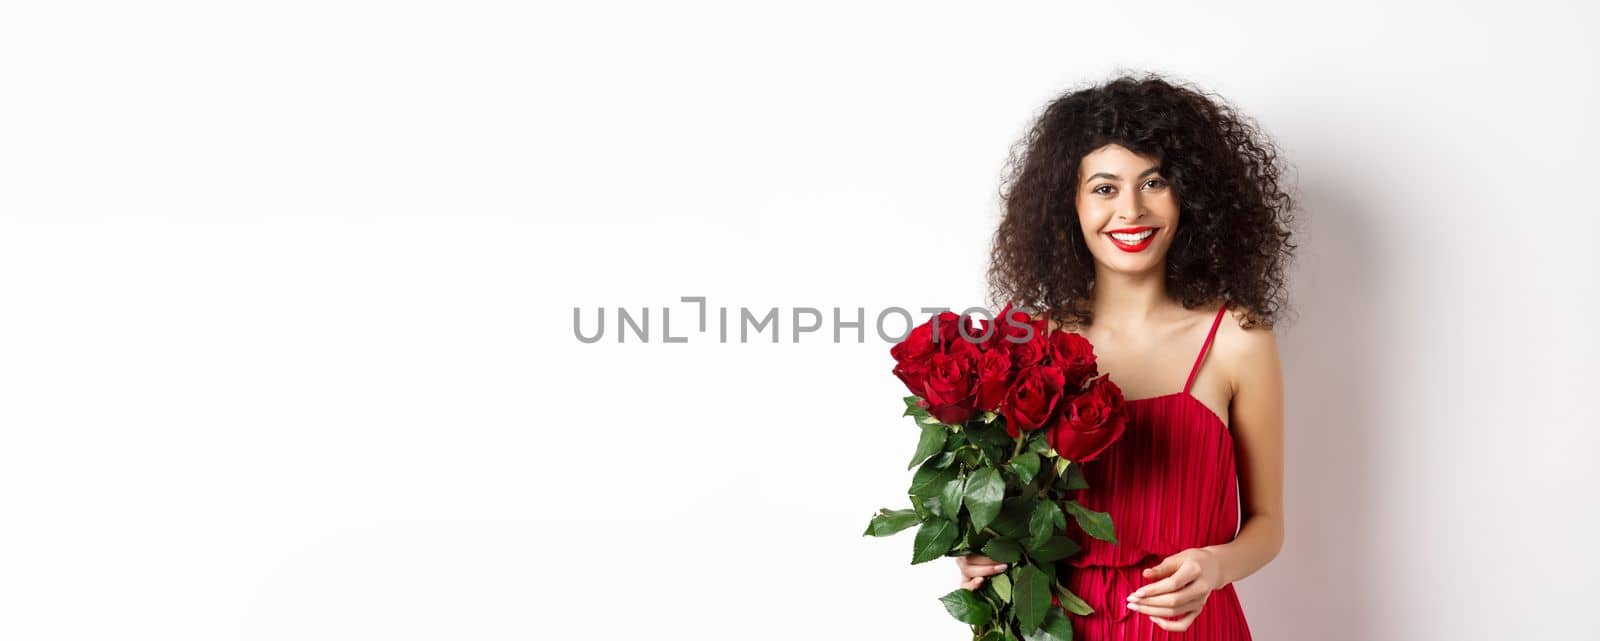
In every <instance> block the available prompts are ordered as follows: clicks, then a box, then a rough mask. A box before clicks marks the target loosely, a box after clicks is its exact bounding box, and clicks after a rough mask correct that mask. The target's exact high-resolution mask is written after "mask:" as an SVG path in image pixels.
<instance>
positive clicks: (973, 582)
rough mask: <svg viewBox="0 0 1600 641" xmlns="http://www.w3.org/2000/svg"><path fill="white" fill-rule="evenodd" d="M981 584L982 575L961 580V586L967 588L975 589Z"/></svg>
mask: <svg viewBox="0 0 1600 641" xmlns="http://www.w3.org/2000/svg"><path fill="white" fill-rule="evenodd" d="M982 586H983V577H981V576H975V577H972V578H970V579H967V580H966V581H965V582H963V583H962V584H961V587H963V588H966V589H968V590H976V589H978V588H979V587H982Z"/></svg>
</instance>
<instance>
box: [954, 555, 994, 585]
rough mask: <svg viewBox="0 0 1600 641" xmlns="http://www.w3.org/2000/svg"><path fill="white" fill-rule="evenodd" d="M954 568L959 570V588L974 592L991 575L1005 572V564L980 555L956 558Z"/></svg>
mask: <svg viewBox="0 0 1600 641" xmlns="http://www.w3.org/2000/svg"><path fill="white" fill-rule="evenodd" d="M956 566H958V567H960V568H961V587H963V588H966V589H968V590H976V589H978V587H979V586H981V585H983V580H984V579H985V578H987V577H988V576H989V575H991V574H999V573H1001V572H1004V571H1005V570H1006V564H1004V563H999V562H997V561H995V560H994V559H991V558H989V557H986V556H984V555H982V554H968V555H966V556H958V557H956Z"/></svg>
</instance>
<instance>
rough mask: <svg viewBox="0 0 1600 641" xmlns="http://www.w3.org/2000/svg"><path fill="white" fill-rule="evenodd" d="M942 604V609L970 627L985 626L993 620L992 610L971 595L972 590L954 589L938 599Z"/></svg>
mask: <svg viewBox="0 0 1600 641" xmlns="http://www.w3.org/2000/svg"><path fill="white" fill-rule="evenodd" d="M939 600H940V601H942V602H944V609H945V610H946V611H948V612H949V613H950V616H953V617H955V618H956V620H957V621H960V622H962V623H968V624H971V625H987V624H988V623H989V621H990V620H991V619H993V618H994V610H993V609H991V608H990V607H989V604H988V603H984V602H983V599H980V598H978V595H976V594H973V593H972V590H968V589H966V588H956V589H955V590H952V591H951V592H950V593H949V594H946V595H944V596H942V597H939Z"/></svg>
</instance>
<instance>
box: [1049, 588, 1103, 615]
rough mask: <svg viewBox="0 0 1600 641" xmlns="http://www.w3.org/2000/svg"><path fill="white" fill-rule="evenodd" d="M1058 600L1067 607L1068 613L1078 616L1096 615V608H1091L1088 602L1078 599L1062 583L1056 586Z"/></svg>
mask: <svg viewBox="0 0 1600 641" xmlns="http://www.w3.org/2000/svg"><path fill="white" fill-rule="evenodd" d="M1056 598H1057V599H1060V600H1061V606H1062V607H1065V608H1066V609H1067V611H1068V612H1071V613H1073V614H1076V615H1078V616H1089V615H1091V614H1094V608H1092V607H1089V604H1088V603H1087V602H1085V601H1084V600H1083V599H1080V598H1078V595H1076V594H1073V593H1072V590H1068V589H1067V588H1066V587H1064V586H1062V585H1061V584H1060V583H1057V584H1056Z"/></svg>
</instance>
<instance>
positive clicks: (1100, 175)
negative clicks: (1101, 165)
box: [1083, 165, 1161, 182]
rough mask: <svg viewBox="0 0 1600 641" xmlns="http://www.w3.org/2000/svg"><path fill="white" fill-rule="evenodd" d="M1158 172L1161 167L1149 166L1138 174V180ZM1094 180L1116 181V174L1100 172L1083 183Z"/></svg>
mask: <svg viewBox="0 0 1600 641" xmlns="http://www.w3.org/2000/svg"><path fill="white" fill-rule="evenodd" d="M1158 171H1161V166H1160V165H1151V166H1150V168H1149V169H1146V170H1144V171H1142V172H1139V177H1140V178H1144V177H1145V176H1148V175H1150V174H1153V173H1156V172H1158ZM1096 178H1110V179H1112V180H1118V178H1117V175H1116V174H1108V173H1106V172H1103V171H1102V172H1097V173H1095V175H1093V176H1090V177H1088V178H1085V179H1084V181H1083V182H1089V181H1091V180H1094V179H1096Z"/></svg>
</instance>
